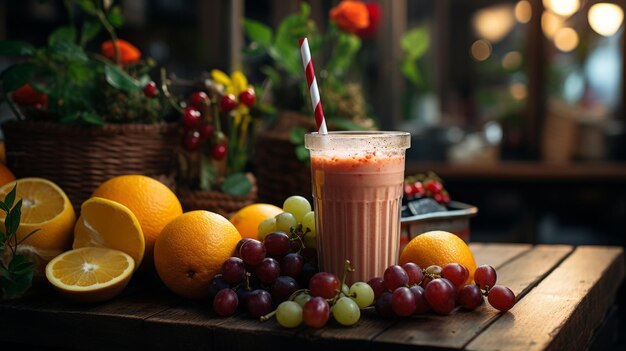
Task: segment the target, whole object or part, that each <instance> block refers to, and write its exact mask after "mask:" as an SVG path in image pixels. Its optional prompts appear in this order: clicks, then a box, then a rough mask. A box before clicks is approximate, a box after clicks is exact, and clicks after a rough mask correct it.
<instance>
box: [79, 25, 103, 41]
mask: <svg viewBox="0 0 626 351" xmlns="http://www.w3.org/2000/svg"><path fill="white" fill-rule="evenodd" d="M101 30H102V25H101V24H100V22H96V21H86V22H85V23H83V28H82V31H81V34H80V46H85V44H87V42H89V41H90V40H91V39H93V38H95V37H96V35H98V34H99V33H100V31H101Z"/></svg>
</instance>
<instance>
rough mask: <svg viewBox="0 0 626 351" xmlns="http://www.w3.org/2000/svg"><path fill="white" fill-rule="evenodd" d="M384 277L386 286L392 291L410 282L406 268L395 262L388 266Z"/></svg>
mask: <svg viewBox="0 0 626 351" xmlns="http://www.w3.org/2000/svg"><path fill="white" fill-rule="evenodd" d="M383 279H384V280H385V288H387V290H390V291H394V290H396V289H397V288H399V287H401V286H406V285H407V284H408V283H409V276H408V274H406V271H405V270H404V268H402V267H400V266H398V265H397V264H394V265H393V266H389V267H387V269H385V273H383Z"/></svg>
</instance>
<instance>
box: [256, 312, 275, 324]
mask: <svg viewBox="0 0 626 351" xmlns="http://www.w3.org/2000/svg"><path fill="white" fill-rule="evenodd" d="M276 311H277V310H273V311H272V312H270V313H268V314H266V315H265V316H261V318H260V319H261V322H265V321H268V320H270V319H272V317H274V316H275V315H276Z"/></svg>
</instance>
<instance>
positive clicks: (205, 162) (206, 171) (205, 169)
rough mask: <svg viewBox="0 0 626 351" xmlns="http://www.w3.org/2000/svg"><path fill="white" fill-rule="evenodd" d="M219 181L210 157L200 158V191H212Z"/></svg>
mask: <svg viewBox="0 0 626 351" xmlns="http://www.w3.org/2000/svg"><path fill="white" fill-rule="evenodd" d="M216 180H217V169H216V168H215V164H214V163H213V161H212V160H210V159H209V158H208V157H206V156H204V155H202V156H200V189H202V190H210V189H211V188H212V187H213V183H215V181H216Z"/></svg>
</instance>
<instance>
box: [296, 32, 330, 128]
mask: <svg viewBox="0 0 626 351" xmlns="http://www.w3.org/2000/svg"><path fill="white" fill-rule="evenodd" d="M299 42H300V54H301V55H302V66H303V67H304V74H305V75H306V81H307V83H308V84H309V93H310V94H311V105H312V106H313V111H315V122H316V123H317V131H318V132H319V133H320V134H328V129H326V121H325V120H324V110H323V109H322V100H320V91H319V89H318V87H317V80H316V79H315V69H313V60H311V50H309V41H308V40H307V38H302V39H300V40H299Z"/></svg>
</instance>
